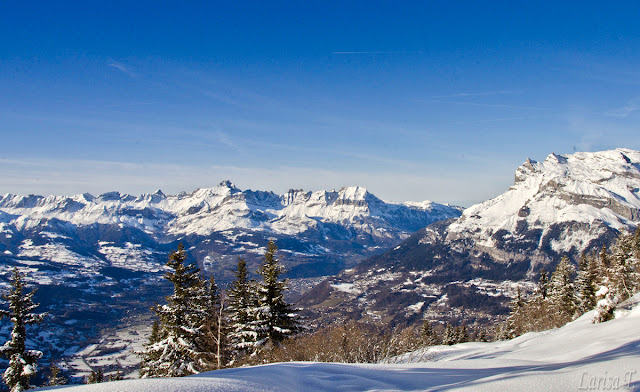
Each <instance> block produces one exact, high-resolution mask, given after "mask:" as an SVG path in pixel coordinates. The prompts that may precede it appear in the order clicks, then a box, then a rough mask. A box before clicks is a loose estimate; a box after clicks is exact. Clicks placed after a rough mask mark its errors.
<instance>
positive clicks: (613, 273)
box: [593, 230, 640, 323]
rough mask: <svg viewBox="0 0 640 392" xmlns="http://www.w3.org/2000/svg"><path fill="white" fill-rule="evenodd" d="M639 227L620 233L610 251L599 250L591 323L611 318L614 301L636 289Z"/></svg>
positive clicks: (639, 266) (638, 285) (638, 284)
mask: <svg viewBox="0 0 640 392" xmlns="http://www.w3.org/2000/svg"><path fill="white" fill-rule="evenodd" d="M638 256H640V231H639V230H636V232H635V233H634V234H633V235H632V234H626V233H622V234H620V236H619V237H618V240H617V241H616V243H615V244H614V245H613V246H611V248H610V252H606V249H605V248H603V249H602V251H601V252H600V269H601V273H600V279H599V282H598V283H599V284H600V288H599V290H598V292H597V293H596V297H597V299H598V303H597V305H596V311H595V314H594V316H593V322H594V323H600V322H604V321H608V320H611V319H612V318H613V317H614V310H615V309H616V307H617V305H618V304H619V303H620V302H622V301H624V300H625V299H627V298H629V297H630V296H632V295H633V294H634V293H635V292H637V291H638V290H639V289H640V273H639V271H640V260H639V258H638Z"/></svg>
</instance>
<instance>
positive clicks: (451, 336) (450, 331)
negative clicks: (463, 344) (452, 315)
mask: <svg viewBox="0 0 640 392" xmlns="http://www.w3.org/2000/svg"><path fill="white" fill-rule="evenodd" d="M456 341H457V336H456V333H455V330H454V328H453V327H452V326H451V324H449V323H447V325H446V326H445V327H444V332H443V333H442V344H446V345H448V346H452V345H454V344H456Z"/></svg>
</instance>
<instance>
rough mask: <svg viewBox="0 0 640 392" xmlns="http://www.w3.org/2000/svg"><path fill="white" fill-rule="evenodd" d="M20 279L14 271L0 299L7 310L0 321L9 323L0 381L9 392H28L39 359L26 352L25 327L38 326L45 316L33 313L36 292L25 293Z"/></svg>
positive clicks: (0, 349)
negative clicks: (7, 365) (7, 304)
mask: <svg viewBox="0 0 640 392" xmlns="http://www.w3.org/2000/svg"><path fill="white" fill-rule="evenodd" d="M23 278H24V277H23V275H22V273H20V272H19V271H18V269H17V268H14V269H13V274H12V276H11V282H10V283H11V291H10V292H9V294H6V295H3V296H2V298H3V299H4V300H5V301H7V302H8V303H9V310H0V317H2V318H4V317H8V318H9V319H10V320H11V322H12V323H13V330H12V331H11V340H9V341H8V342H6V343H5V344H4V346H2V347H0V354H1V355H2V356H4V357H5V358H7V359H8V360H9V367H8V368H7V370H6V371H5V372H4V374H3V376H2V378H3V379H4V382H5V384H7V386H8V387H9V389H10V390H11V392H21V391H25V390H27V389H29V388H30V387H31V386H30V385H29V379H30V378H31V377H33V376H34V375H35V374H36V372H37V369H38V367H37V361H38V359H40V358H41V357H42V352H41V351H38V350H27V348H26V344H25V342H26V340H27V335H26V333H27V329H26V327H27V325H33V324H38V323H40V322H41V321H42V320H43V319H44V317H45V316H46V313H34V311H35V310H36V309H37V308H38V306H39V304H36V303H34V302H33V295H34V294H35V292H36V290H32V291H31V292H29V293H27V292H25V285H24V282H23Z"/></svg>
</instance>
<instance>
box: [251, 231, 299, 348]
mask: <svg viewBox="0 0 640 392" xmlns="http://www.w3.org/2000/svg"><path fill="white" fill-rule="evenodd" d="M277 250H278V248H277V247H276V244H275V243H274V242H273V241H269V244H268V245H267V251H266V252H265V254H264V259H263V262H262V265H261V266H260V268H259V269H258V274H259V275H260V276H261V278H262V280H261V281H260V282H259V283H258V287H257V289H258V290H257V291H258V306H259V307H258V309H256V319H255V321H254V323H253V325H254V326H255V327H254V331H255V332H256V335H257V338H256V344H257V345H258V346H261V345H264V344H266V343H267V342H269V343H271V344H273V345H276V346H278V345H279V344H280V342H282V341H283V340H284V339H285V338H287V337H290V336H293V335H295V334H296V333H298V332H299V331H300V330H301V324H300V321H299V317H298V315H297V314H295V313H294V310H293V308H292V306H291V305H290V304H288V303H287V302H286V301H285V300H284V292H285V290H287V288H288V287H287V281H286V279H281V278H280V276H281V275H282V274H284V273H285V268H284V266H283V265H282V264H281V263H280V260H278V259H276V257H275V253H276V251H277Z"/></svg>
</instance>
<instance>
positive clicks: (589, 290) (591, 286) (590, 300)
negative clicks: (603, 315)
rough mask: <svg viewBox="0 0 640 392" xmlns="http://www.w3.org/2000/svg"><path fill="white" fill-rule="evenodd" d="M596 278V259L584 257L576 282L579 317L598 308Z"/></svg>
mask: <svg viewBox="0 0 640 392" xmlns="http://www.w3.org/2000/svg"><path fill="white" fill-rule="evenodd" d="M596 278H597V272H596V263H595V257H592V256H588V257H587V256H586V255H582V256H581V258H580V263H579V271H578V277H577V281H576V291H577V300H578V309H577V311H578V314H579V315H580V314H583V313H585V312H588V311H589V310H591V309H593V308H594V307H595V306H596Z"/></svg>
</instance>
